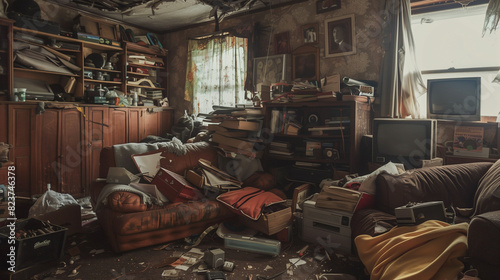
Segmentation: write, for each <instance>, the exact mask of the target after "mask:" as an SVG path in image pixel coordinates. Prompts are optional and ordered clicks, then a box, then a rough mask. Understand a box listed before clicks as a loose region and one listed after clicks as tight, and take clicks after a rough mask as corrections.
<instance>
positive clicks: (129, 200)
mask: <svg viewBox="0 0 500 280" xmlns="http://www.w3.org/2000/svg"><path fill="white" fill-rule="evenodd" d="M106 184H107V183H106V182H96V181H94V182H92V184H91V185H90V201H91V203H92V207H93V208H94V209H97V203H98V202H97V198H98V197H99V194H100V193H101V192H102V190H103V189H104V187H105V186H106ZM105 207H109V208H110V209H112V210H114V211H117V212H123V213H130V212H142V211H146V210H147V208H148V206H147V205H146V204H144V203H142V202H141V198H140V197H139V196H138V195H137V194H135V193H131V192H127V191H119V192H114V193H111V194H110V195H109V196H108V198H107V205H106V206H105Z"/></svg>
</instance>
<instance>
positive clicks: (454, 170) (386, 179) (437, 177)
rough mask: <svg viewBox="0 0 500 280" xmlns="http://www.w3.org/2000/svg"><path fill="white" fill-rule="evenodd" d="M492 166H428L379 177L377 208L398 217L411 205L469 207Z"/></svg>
mask: <svg viewBox="0 0 500 280" xmlns="http://www.w3.org/2000/svg"><path fill="white" fill-rule="evenodd" d="M491 165H492V163H488V162H478V163H466V164H455V165H445V166H437V167H427V168H420V169H414V170H411V171H407V172H405V173H403V174H400V175H390V174H386V173H383V174H380V175H378V176H377V179H376V184H377V196H376V197H377V209H379V210H381V211H384V212H386V213H390V214H392V215H394V208H396V207H399V206H403V205H405V204H407V203H408V202H426V201H443V202H444V204H445V207H449V206H450V205H453V206H454V207H461V208H468V207H472V206H473V204H474V199H473V198H474V195H475V193H476V189H477V186H478V183H479V180H480V179H481V177H482V176H483V175H484V174H485V173H486V171H487V170H488V169H489V168H490V167H491Z"/></svg>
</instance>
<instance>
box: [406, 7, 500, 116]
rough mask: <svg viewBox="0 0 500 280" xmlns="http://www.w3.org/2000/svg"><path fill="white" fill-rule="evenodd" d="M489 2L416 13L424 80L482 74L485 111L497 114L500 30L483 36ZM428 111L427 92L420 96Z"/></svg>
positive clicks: (418, 53) (423, 108) (415, 32)
mask: <svg viewBox="0 0 500 280" xmlns="http://www.w3.org/2000/svg"><path fill="white" fill-rule="evenodd" d="M486 6H487V5H478V6H471V7H466V8H459V9H451V10H444V11H439V12H430V13H424V14H418V15H413V16H412V30H413V36H414V39H415V45H416V56H417V62H418V66H419V68H420V70H421V71H422V75H423V78H424V81H425V82H427V79H438V78H452V77H481V115H482V116H497V115H498V113H499V108H498V104H500V84H498V83H493V82H492V81H493V79H494V78H495V76H496V74H497V73H498V70H499V69H500V33H499V32H498V31H497V32H492V33H489V32H487V33H486V34H485V35H484V37H482V28H483V23H484V15H485V12H486ZM418 101H419V103H420V109H421V112H422V115H423V116H425V115H426V114H427V112H426V110H427V96H422V97H420V98H419V100H418Z"/></svg>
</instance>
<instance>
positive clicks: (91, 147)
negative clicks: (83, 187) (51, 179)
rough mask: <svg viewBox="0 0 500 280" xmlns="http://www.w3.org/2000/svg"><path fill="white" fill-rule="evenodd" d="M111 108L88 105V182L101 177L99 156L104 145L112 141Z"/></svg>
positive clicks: (86, 124) (86, 123)
mask: <svg viewBox="0 0 500 280" xmlns="http://www.w3.org/2000/svg"><path fill="white" fill-rule="evenodd" d="M108 113H109V110H108V108H106V107H87V108H86V113H85V115H86V116H87V120H86V122H85V126H86V131H87V135H86V141H87V152H86V155H87V161H86V162H87V173H86V174H87V178H86V179H87V182H93V181H95V179H97V178H98V177H99V158H100V155H101V150H102V148H103V147H106V146H109V145H110V143H111V139H110V137H109V136H110V133H109V129H108V128H109V116H108Z"/></svg>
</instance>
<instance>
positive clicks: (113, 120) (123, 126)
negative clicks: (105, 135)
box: [109, 109, 129, 146]
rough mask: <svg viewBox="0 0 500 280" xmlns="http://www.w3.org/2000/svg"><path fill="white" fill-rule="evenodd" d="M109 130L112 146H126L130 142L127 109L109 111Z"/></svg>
mask: <svg viewBox="0 0 500 280" xmlns="http://www.w3.org/2000/svg"><path fill="white" fill-rule="evenodd" d="M109 125H110V126H109V130H110V134H111V136H110V137H111V143H110V144H109V145H110V146H111V145H115V144H125V143H127V142H128V131H129V130H128V114H127V109H110V110H109Z"/></svg>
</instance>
